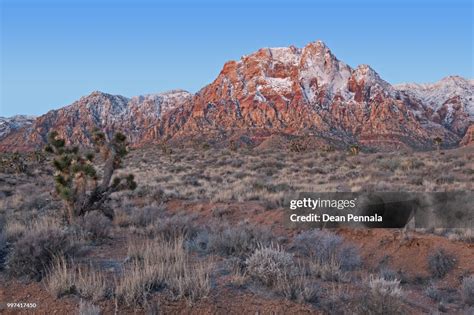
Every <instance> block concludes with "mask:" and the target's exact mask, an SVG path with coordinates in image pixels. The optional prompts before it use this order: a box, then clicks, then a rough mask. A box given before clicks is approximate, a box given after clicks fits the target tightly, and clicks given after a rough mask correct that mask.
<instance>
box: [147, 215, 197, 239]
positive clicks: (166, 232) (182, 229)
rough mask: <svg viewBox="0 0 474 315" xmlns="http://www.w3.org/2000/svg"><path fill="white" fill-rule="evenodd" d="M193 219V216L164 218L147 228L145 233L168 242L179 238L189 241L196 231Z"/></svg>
mask: <svg viewBox="0 0 474 315" xmlns="http://www.w3.org/2000/svg"><path fill="white" fill-rule="evenodd" d="M194 219H195V217H194V216H183V215H175V216H172V217H165V218H161V219H160V220H157V221H155V222H154V223H153V224H151V225H149V226H147V227H146V231H147V234H148V235H150V236H154V237H158V238H163V239H165V240H168V241H170V240H175V239H178V238H181V237H183V238H185V239H191V238H192V237H194V236H195V235H196V233H197V231H198V229H197V226H196V224H195V223H194Z"/></svg>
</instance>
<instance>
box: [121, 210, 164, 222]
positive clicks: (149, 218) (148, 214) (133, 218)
mask: <svg viewBox="0 0 474 315" xmlns="http://www.w3.org/2000/svg"><path fill="white" fill-rule="evenodd" d="M162 211H163V209H162V208H161V207H143V208H135V209H133V210H132V211H131V213H130V218H129V220H130V223H131V224H133V225H135V226H142V227H145V226H147V225H149V224H151V223H154V222H155V221H156V220H157V219H158V218H159V216H160V214H161V212H162Z"/></svg>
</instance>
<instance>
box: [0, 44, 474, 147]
mask: <svg viewBox="0 0 474 315" xmlns="http://www.w3.org/2000/svg"><path fill="white" fill-rule="evenodd" d="M473 97H474V80H468V79H464V78H461V77H458V76H450V77H446V78H444V79H442V80H441V81H439V82H437V83H432V84H400V85H391V84H389V83H388V82H386V81H384V80H383V79H382V78H380V76H379V75H378V74H377V73H376V72H375V71H374V70H373V69H372V68H371V67H370V66H368V65H359V66H357V67H356V68H351V67H350V66H348V65H347V64H345V63H344V62H342V61H340V60H338V59H337V58H336V57H335V56H334V55H333V54H332V52H331V51H330V50H329V48H328V47H327V46H326V45H325V44H324V43H323V42H321V41H317V42H313V43H310V44H308V45H307V46H305V47H304V48H296V47H293V46H291V47H283V48H262V49H260V50H258V51H257V52H255V53H252V54H250V55H247V56H243V57H242V58H241V59H240V60H239V61H229V62H227V63H226V64H225V65H224V67H223V69H222V71H221V72H220V74H219V75H218V77H217V78H216V79H215V80H214V82H212V83H211V84H209V85H207V86H205V87H204V88H202V89H201V90H200V91H199V92H197V93H196V94H190V93H188V92H186V91H183V90H173V91H169V92H166V93H160V94H150V95H143V96H136V97H132V98H126V97H124V96H119V95H110V94H106V93H102V92H93V93H92V94H90V95H88V96H85V97H82V98H80V99H79V100H78V101H76V102H74V103H73V104H71V105H69V106H66V107H63V108H61V109H58V110H52V111H49V112H48V113H46V114H44V115H42V116H39V117H37V118H36V119H33V118H31V117H26V116H15V117H12V118H9V119H6V118H1V119H0V149H1V150H2V151H13V150H20V151H22V150H32V149H36V148H40V147H41V146H43V145H44V143H45V141H46V137H47V134H48V132H49V131H51V130H57V131H58V132H59V134H60V135H61V136H63V137H65V138H66V139H67V140H68V142H69V143H77V144H81V145H88V144H90V131H91V130H92V129H93V128H94V127H99V128H101V129H103V130H105V131H106V132H107V133H109V134H111V133H113V132H114V131H118V130H120V131H122V132H124V133H125V134H126V135H127V136H128V137H129V138H130V141H131V143H132V144H133V145H134V146H141V145H146V144H150V143H156V142H162V141H170V142H172V143H173V142H174V143H186V141H206V142H209V143H210V144H216V145H219V144H221V143H222V144H225V143H228V142H229V141H237V142H239V143H244V144H248V145H259V144H261V143H262V142H265V141H268V139H272V138H274V137H275V136H278V137H294V136H304V135H306V136H309V137H311V138H314V139H315V141H316V142H315V143H318V144H320V145H323V144H330V145H333V146H336V147H337V146H339V147H345V146H347V145H349V144H352V143H358V144H360V145H361V146H366V147H375V148H380V149H384V150H387V149H388V150H394V149H399V148H405V147H409V148H415V149H431V148H433V139H434V138H436V137H440V138H441V139H443V146H445V147H455V146H458V145H465V144H468V143H470V142H472V140H473V134H474V126H473V124H474V100H473Z"/></svg>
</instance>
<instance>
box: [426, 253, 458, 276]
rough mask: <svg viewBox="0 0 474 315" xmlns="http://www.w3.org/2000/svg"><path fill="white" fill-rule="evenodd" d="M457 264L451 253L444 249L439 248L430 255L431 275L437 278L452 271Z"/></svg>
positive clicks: (429, 266)
mask: <svg viewBox="0 0 474 315" xmlns="http://www.w3.org/2000/svg"><path fill="white" fill-rule="evenodd" d="M455 264H456V260H455V259H454V257H453V256H452V255H451V254H448V253H446V252H445V251H444V250H443V249H439V250H437V251H436V252H435V253H434V254H432V255H430V256H429V257H428V268H429V270H430V272H431V275H432V276H433V277H436V278H442V277H444V276H445V275H446V274H447V273H448V272H450V271H451V270H452V269H453V268H454V266H455Z"/></svg>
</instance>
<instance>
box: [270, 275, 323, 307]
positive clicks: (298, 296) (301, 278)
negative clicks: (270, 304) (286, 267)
mask: <svg viewBox="0 0 474 315" xmlns="http://www.w3.org/2000/svg"><path fill="white" fill-rule="evenodd" d="M274 290H275V291H276V292H277V293H279V294H281V295H282V296H283V297H285V298H286V299H288V300H291V301H297V302H300V303H304V302H306V303H317V302H318V301H319V299H320V296H321V288H320V287H319V285H317V284H316V283H315V282H312V281H311V280H310V279H309V278H308V276H306V275H305V274H297V275H293V276H292V275H290V274H288V273H285V274H284V275H283V276H282V277H280V278H279V279H278V282H277V283H276V287H275V289H274Z"/></svg>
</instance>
